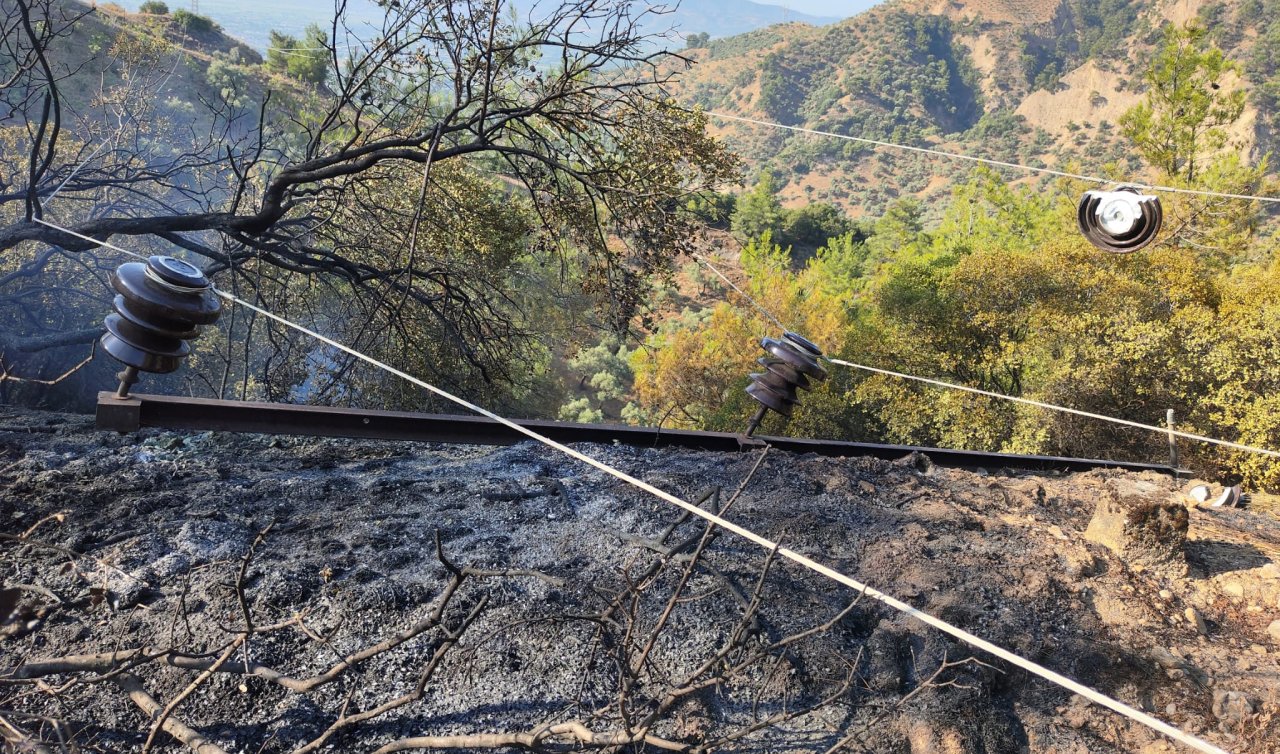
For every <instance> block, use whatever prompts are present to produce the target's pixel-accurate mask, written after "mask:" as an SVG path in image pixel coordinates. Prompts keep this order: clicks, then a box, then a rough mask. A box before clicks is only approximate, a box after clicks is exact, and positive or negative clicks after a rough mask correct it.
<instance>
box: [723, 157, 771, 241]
mask: <svg viewBox="0 0 1280 754" xmlns="http://www.w3.org/2000/svg"><path fill="white" fill-rule="evenodd" d="M782 216H783V211H782V203H781V202H779V201H778V196H777V188H776V187H775V186H774V183H773V176H772V175H770V174H769V173H767V172H766V173H764V174H762V175H761V176H760V180H759V181H757V182H756V185H755V186H754V187H752V189H751V190H750V191H748V192H746V193H744V194H743V195H742V196H740V197H738V201H737V204H736V205H735V207H734V210H733V221H732V224H733V232H734V233H736V234H738V236H739V237H740V238H743V239H753V238H759V237H760V236H762V235H764V234H765V233H766V232H769V233H773V232H776V231H777V230H778V228H779V227H780V226H781V225H782Z"/></svg>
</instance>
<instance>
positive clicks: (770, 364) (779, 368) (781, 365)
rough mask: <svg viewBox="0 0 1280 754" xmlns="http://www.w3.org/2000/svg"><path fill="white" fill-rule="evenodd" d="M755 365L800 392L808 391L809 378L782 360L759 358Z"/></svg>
mask: <svg viewBox="0 0 1280 754" xmlns="http://www.w3.org/2000/svg"><path fill="white" fill-rule="evenodd" d="M756 363H757V364H759V365H760V366H762V367H764V368H765V369H768V370H769V371H770V372H773V373H774V374H776V375H778V376H779V377H781V378H782V379H784V380H786V381H787V382H790V383H791V384H792V385H795V386H796V387H798V388H800V389H802V390H808V389H809V378H808V377H805V376H804V374H803V373H801V372H800V371H799V370H797V369H796V368H795V367H793V366H791V365H790V364H788V363H787V362H785V361H783V360H782V359H774V358H770V357H768V356H761V357H760V358H758V359H756Z"/></svg>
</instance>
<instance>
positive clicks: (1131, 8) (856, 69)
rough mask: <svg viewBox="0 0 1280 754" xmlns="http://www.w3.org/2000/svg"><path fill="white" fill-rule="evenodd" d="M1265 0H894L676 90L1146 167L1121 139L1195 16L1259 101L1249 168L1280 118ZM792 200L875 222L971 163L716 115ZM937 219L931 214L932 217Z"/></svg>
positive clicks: (1024, 157) (794, 35)
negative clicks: (1147, 82)
mask: <svg viewBox="0 0 1280 754" xmlns="http://www.w3.org/2000/svg"><path fill="white" fill-rule="evenodd" d="M1273 5H1274V3H1271V2H1270V0H1246V1H1243V2H1240V1H1235V0H1232V1H1231V2H1201V1H1200V0H1061V1H1059V0H1034V1H1027V2H1021V1H1017V0H980V1H978V2H949V1H947V0H942V1H941V2H931V1H928V0H890V2H886V3H884V4H883V5H881V6H878V7H876V8H874V9H872V10H870V11H868V12H866V13H863V14H861V15H858V16H856V17H854V18H850V19H847V20H845V21H843V22H841V23H839V24H835V25H832V26H828V27H823V28H807V27H803V26H800V25H792V26H778V27H772V28H769V29H765V30H761V31H758V32H754V33H751V34H746V35H743V36H740V37H735V38H731V39H723V40H714V41H712V42H711V43H710V45H709V46H708V47H707V48H705V49H701V50H698V51H696V52H695V53H694V54H695V56H696V57H697V59H698V61H699V65H697V66H695V67H694V68H693V70H692V71H690V73H689V74H688V75H686V76H684V77H682V79H681V80H680V82H678V85H677V89H676V92H677V94H678V96H680V97H682V98H684V99H686V100H687V101H690V102H695V103H697V104H699V105H700V106H702V107H704V108H706V109H708V110H711V111H718V112H725V113H729V114H735V115H744V116H748V117H752V118H758V119H762V120H768V121H772V122H778V123H783V124H787V125H800V126H804V127H807V128H813V129H818V130H824V131H832V132H835V133H840V134H850V135H854V136H862V137H866V138H871V139H882V140H888V141H894V142H898V143H903V144H908V145H913V146H929V145H932V146H940V147H943V148H948V149H951V150H958V151H963V152H965V153H968V154H975V155H980V156H985V157H992V158H996V159H1002V160H1009V161H1017V162H1024V163H1028V164H1033V165H1049V166H1075V167H1078V168H1081V169H1084V170H1086V171H1102V172H1106V171H1111V172H1114V173H1116V174H1131V173H1135V172H1139V173H1140V172H1141V168H1142V163H1141V159H1140V157H1139V156H1138V155H1137V154H1136V153H1134V151H1133V150H1132V149H1130V148H1129V147H1128V145H1127V143H1126V142H1125V140H1124V139H1123V138H1122V137H1121V135H1120V134H1119V130H1118V125H1119V119H1120V117H1121V115H1123V113H1124V112H1125V111H1126V110H1128V109H1129V108H1130V107H1132V106H1133V105H1135V104H1137V102H1138V101H1139V100H1140V99H1141V96H1142V92H1143V84H1142V73H1143V71H1144V70H1146V68H1147V66H1148V65H1149V62H1150V59H1151V56H1152V54H1153V52H1154V50H1155V49H1156V47H1157V46H1158V43H1159V40H1160V30H1161V28H1162V27H1163V26H1164V25H1165V24H1166V23H1174V24H1183V23H1186V22H1188V21H1193V20H1194V21H1195V22H1196V23H1198V24H1200V25H1201V26H1203V27H1204V28H1205V29H1206V30H1207V32H1208V34H1209V37H1210V38H1211V39H1212V40H1213V41H1214V42H1215V43H1216V44H1217V45H1218V46H1219V47H1221V48H1222V49H1223V50H1224V51H1225V52H1226V54H1227V57H1228V58H1229V59H1230V60H1232V61H1234V62H1235V63H1237V64H1238V65H1239V69H1238V70H1237V71H1235V72H1233V73H1231V74H1230V75H1227V76H1224V78H1223V80H1222V81H1220V82H1216V83H1217V85H1219V86H1222V87H1224V88H1226V89H1229V90H1235V89H1242V90H1246V91H1248V92H1249V97H1248V106H1247V107H1246V109H1245V112H1244V113H1243V114H1242V116H1241V117H1240V119H1239V120H1238V122H1236V123H1235V124H1233V126H1232V128H1231V129H1230V134H1231V137H1232V139H1233V141H1234V143H1236V144H1237V145H1238V147H1239V148H1240V149H1242V150H1244V151H1245V152H1246V153H1248V154H1249V155H1250V156H1251V157H1253V158H1254V159H1257V158H1259V157H1260V156H1261V155H1262V154H1264V153H1265V152H1267V151H1268V150H1270V149H1272V148H1273V147H1274V144H1275V138H1276V136H1275V134H1276V126H1277V122H1276V120H1275V118H1276V116H1275V113H1276V112H1277V108H1276V97H1277V92H1276V87H1277V85H1276V83H1275V79H1276V73H1277V70H1278V66H1280V28H1278V27H1277V21H1276V19H1277V18H1278V17H1280V7H1272V6H1273ZM715 123H716V126H717V132H718V133H721V134H723V135H725V136H726V137H727V138H728V139H729V142H730V144H732V145H733V146H734V147H735V148H737V149H738V150H739V151H740V152H741V153H742V154H743V155H744V156H745V157H746V158H747V159H748V161H749V162H750V163H751V164H753V165H754V166H757V167H767V168H768V169H770V171H771V172H772V173H773V174H774V178H775V180H776V182H777V183H778V184H779V190H780V192H781V194H782V196H783V197H784V198H785V199H786V200H787V201H789V202H803V201H812V200H822V201H827V202H832V203H835V204H837V205H839V206H841V207H843V208H845V209H846V210H847V211H849V212H851V213H853V214H854V215H857V216H872V217H874V216H877V215H879V214H880V213H881V212H883V211H884V209H885V207H886V206H887V203H888V202H889V201H891V200H893V199H894V198H896V197H899V196H906V195H912V196H917V197H919V198H941V197H944V196H945V195H946V193H947V191H948V190H949V186H950V183H951V181H952V180H954V179H956V178H957V177H959V176H960V174H961V173H963V170H964V166H963V165H956V164H955V163H949V162H947V161H945V160H944V161H939V160H935V159H929V158H920V157H915V156H912V155H902V154H892V155H890V154H883V153H878V152H872V151H871V150H870V149H869V148H867V147H866V146H864V145H860V144H857V143H853V142H848V141H839V140H834V139H826V138H816V137H812V136H808V135H802V134H790V133H787V132H780V131H775V130H770V129H765V128H760V127H754V126H749V125H742V124H737V123H731V122H728V121H717V122H715ZM935 219H936V218H935Z"/></svg>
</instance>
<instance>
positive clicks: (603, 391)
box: [560, 335, 635, 423]
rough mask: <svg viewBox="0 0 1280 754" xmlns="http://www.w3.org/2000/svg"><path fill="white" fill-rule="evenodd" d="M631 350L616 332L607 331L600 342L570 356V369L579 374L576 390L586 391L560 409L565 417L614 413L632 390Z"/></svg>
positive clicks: (589, 418)
mask: <svg viewBox="0 0 1280 754" xmlns="http://www.w3.org/2000/svg"><path fill="white" fill-rule="evenodd" d="M630 359H631V351H630V350H628V349H627V346H626V344H625V343H622V342H621V340H620V339H619V338H618V337H617V336H616V335H606V336H605V337H604V338H603V339H602V340H601V341H600V342H599V343H597V344H596V345H594V346H591V347H590V348H584V349H582V350H580V351H578V354H577V355H576V356H574V357H573V358H572V359H569V369H570V370H572V371H573V373H574V374H576V375H579V377H580V379H579V381H578V390H580V391H584V392H586V393H587V394H586V395H583V396H580V397H578V398H575V399H574V400H572V401H569V402H568V403H566V404H565V405H564V406H562V407H561V409H560V418H561V419H564V420H566V421H577V422H583V423H594V422H599V421H603V420H604V418H605V416H606V415H609V414H616V413H617V411H615V410H614V409H615V408H616V409H619V410H620V408H621V406H622V404H623V403H624V402H625V401H626V398H627V394H628V393H630V392H631V384H632V381H633V380H634V379H635V378H634V376H633V375H632V373H631V364H630Z"/></svg>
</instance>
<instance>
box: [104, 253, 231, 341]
mask: <svg viewBox="0 0 1280 754" xmlns="http://www.w3.org/2000/svg"><path fill="white" fill-rule="evenodd" d="M153 258H155V257H153ZM147 264H150V261H148V263H147ZM111 285H112V287H114V288H115V289H116V290H117V291H118V292H119V293H120V294H121V295H123V296H124V297H125V299H127V300H128V302H129V308H131V309H132V310H133V311H134V312H136V313H137V314H138V315H140V316H143V317H146V318H147V320H148V321H150V320H154V319H161V320H166V321H169V322H189V323H191V324H192V325H211V324H213V323H214V322H217V321H218V316H219V315H220V314H222V304H221V303H220V302H219V301H218V298H217V296H214V295H212V294H211V293H208V292H207V291H208V288H205V289H203V290H202V289H188V290H186V291H181V292H180V291H178V290H173V289H170V288H162V287H160V286H159V285H157V284H156V283H155V281H153V280H151V279H149V278H148V277H147V266H146V265H144V264H142V263H141V262H129V263H127V264H122V265H120V267H119V269H117V270H116V271H115V272H114V273H112V275H111Z"/></svg>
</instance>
